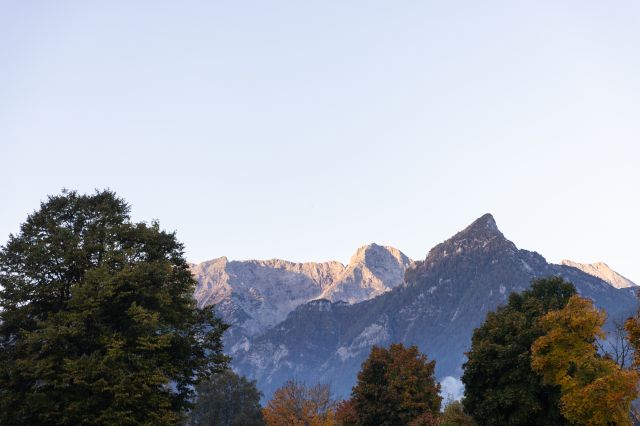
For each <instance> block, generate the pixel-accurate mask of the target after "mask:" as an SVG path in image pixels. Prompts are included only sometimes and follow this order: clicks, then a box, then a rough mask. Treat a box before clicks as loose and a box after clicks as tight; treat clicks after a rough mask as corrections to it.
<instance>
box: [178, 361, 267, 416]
mask: <svg viewBox="0 0 640 426" xmlns="http://www.w3.org/2000/svg"><path fill="white" fill-rule="evenodd" d="M196 390H197V394H198V399H197V400H196V405H195V407H194V409H193V411H192V412H191V413H190V416H189V417H190V418H189V424H190V425H194V426H195V425H202V426H205V425H211V426H262V425H264V424H265V423H264V419H263V418H262V408H261V407H260V398H261V397H262V393H261V392H260V391H258V389H256V382H255V381H248V380H247V379H246V378H244V377H242V376H238V375H237V374H235V373H234V372H233V371H231V370H225V371H223V372H222V373H219V374H214V375H213V376H211V378H210V379H209V380H207V381H204V382H202V383H200V384H199V385H198V387H197V388H196Z"/></svg>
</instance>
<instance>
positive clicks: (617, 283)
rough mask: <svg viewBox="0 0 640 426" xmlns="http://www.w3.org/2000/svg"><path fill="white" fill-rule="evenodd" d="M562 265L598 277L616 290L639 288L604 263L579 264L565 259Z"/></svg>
mask: <svg viewBox="0 0 640 426" xmlns="http://www.w3.org/2000/svg"><path fill="white" fill-rule="evenodd" d="M560 264H561V265H564V266H570V267H572V268H576V269H579V270H581V271H582V272H584V273H586V274H589V275H593V276H594V277H598V278H600V279H601V280H603V281H605V282H607V283H609V284H611V285H612V286H614V287H615V288H629V287H637V284H635V283H634V282H633V281H631V280H630V279H628V278H625V277H623V276H622V275H620V274H619V273H617V272H616V271H614V270H613V269H611V268H610V267H609V265H607V264H606V263H603V262H597V263H578V262H573V261H571V260H567V259H564V260H561V261H560Z"/></svg>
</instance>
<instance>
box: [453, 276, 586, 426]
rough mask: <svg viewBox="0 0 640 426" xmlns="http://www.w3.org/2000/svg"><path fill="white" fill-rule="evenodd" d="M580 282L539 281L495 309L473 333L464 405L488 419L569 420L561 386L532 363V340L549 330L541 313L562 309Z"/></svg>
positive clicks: (552, 422)
mask: <svg viewBox="0 0 640 426" xmlns="http://www.w3.org/2000/svg"><path fill="white" fill-rule="evenodd" d="M574 294H575V288H574V287H573V285H572V284H570V283H567V282H565V281H563V280H562V278H559V277H552V278H546V279H540V280H537V281H534V282H533V283H532V285H531V288H530V289H529V290H527V291H524V292H523V293H521V294H516V293H513V294H511V295H510V296H509V303H508V304H507V305H506V306H502V307H499V308H498V309H497V311H496V312H490V313H489V314H488V315H487V319H486V321H485V322H484V324H482V325H481V326H480V327H479V328H477V329H476V330H475V331H474V333H473V338H472V342H471V350H470V351H469V352H468V353H467V358H468V360H467V362H466V363H465V364H464V366H463V368H464V374H463V376H462V382H463V383H464V385H465V398H464V400H463V404H464V409H465V411H466V412H467V413H469V414H470V415H471V416H472V417H473V418H474V419H475V421H476V422H477V423H478V424H479V425H481V426H483V425H491V426H499V425H514V424H517V425H540V426H542V425H544V426H549V425H565V424H567V422H566V420H565V419H564V418H563V416H562V415H561V414H560V409H559V399H560V389H559V388H558V387H557V386H554V385H546V384H544V383H543V381H542V378H541V377H540V376H538V375H537V374H536V373H534V372H533V371H532V369H531V345H532V344H533V342H534V341H535V340H536V339H537V338H538V337H540V336H542V335H543V334H544V333H545V330H544V329H543V328H542V327H541V326H540V324H539V319H540V318H541V317H542V316H544V315H545V314H546V313H547V312H549V311H552V310H557V309H561V308H562V307H564V306H565V305H566V303H567V301H568V300H569V298H570V297H571V296H572V295H574Z"/></svg>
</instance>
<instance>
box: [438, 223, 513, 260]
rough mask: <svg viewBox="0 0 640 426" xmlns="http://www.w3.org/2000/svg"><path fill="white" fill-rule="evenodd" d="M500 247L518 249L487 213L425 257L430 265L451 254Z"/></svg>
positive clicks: (511, 250) (510, 249)
mask: <svg viewBox="0 0 640 426" xmlns="http://www.w3.org/2000/svg"><path fill="white" fill-rule="evenodd" d="M499 247H502V248H503V249H506V250H508V251H510V252H512V253H515V251H516V250H517V249H516V247H515V244H513V243H512V242H511V241H509V240H507V239H506V238H505V237H504V235H502V232H500V230H499V229H498V225H497V224H496V221H495V219H494V218H493V216H492V215H491V214H490V213H486V214H484V215H482V216H480V217H479V218H478V219H476V220H474V221H473V222H472V223H471V225H469V226H467V227H466V228H464V229H463V230H462V231H460V232H458V233H457V234H455V235H454V236H453V237H451V238H449V239H448V240H446V241H444V242H443V243H440V244H438V245H437V246H435V247H434V248H432V249H431V250H430V251H429V254H428V255H427V258H426V259H425V266H427V267H430V266H431V265H433V264H434V263H436V262H437V261H438V260H439V259H444V258H447V257H448V256H449V255H454V254H455V255H457V254H461V253H470V252H472V251H477V250H481V251H487V250H493V249H495V248H499Z"/></svg>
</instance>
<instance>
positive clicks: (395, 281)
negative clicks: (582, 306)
mask: <svg viewBox="0 0 640 426" xmlns="http://www.w3.org/2000/svg"><path fill="white" fill-rule="evenodd" d="M602 265H604V264H595V266H594V265H584V264H578V263H575V262H570V261H563V262H562V263H561V264H560V265H555V264H551V263H548V262H547V261H546V260H545V259H544V257H542V256H541V255H540V254H538V253H536V252H532V251H527V250H522V249H518V248H517V247H516V245H515V244H514V243H513V242H511V241H509V240H508V239H506V238H505V237H504V235H503V234H502V233H501V232H500V230H499V229H498V227H497V225H496V222H495V220H494V218H493V216H491V215H490V214H486V215H484V216H482V217H480V218H479V219H477V220H476V221H474V222H473V223H472V224H471V225H469V226H468V227H467V228H465V229H464V230H462V231H461V232H459V233H457V234H456V235H454V236H453V237H451V238H450V239H448V240H446V241H444V242H443V243H441V244H438V245H437V246H435V247H434V248H432V249H431V250H430V251H429V253H428V255H427V257H426V258H425V259H424V260H423V261H413V260H411V259H409V258H408V257H407V256H406V255H404V254H403V253H402V252H400V251H399V250H397V249H394V248H391V247H383V246H379V245H376V244H371V245H368V246H364V247H361V248H360V249H358V251H357V252H356V254H355V255H354V256H353V257H352V258H351V261H350V262H349V264H348V265H343V264H341V263H339V262H325V263H292V262H287V261H283V260H269V261H244V262H230V261H228V260H227V259H226V258H220V259H215V260H212V261H209V262H204V263H202V264H199V265H193V266H192V271H193V274H194V276H195V277H196V279H197V280H198V287H197V290H196V294H195V297H196V299H197V300H198V303H199V305H200V306H208V305H213V306H214V309H215V310H216V311H217V312H218V314H219V315H220V316H221V317H222V318H223V319H224V320H225V321H227V322H228V323H229V324H231V328H230V330H229V331H228V332H227V333H226V335H225V348H226V350H227V352H228V353H229V354H230V355H231V356H232V357H233V363H232V366H233V368H234V369H235V370H236V371H238V372H239V373H241V374H243V375H246V376H248V377H250V378H252V379H255V380H257V383H258V387H259V388H260V389H261V390H262V391H263V392H264V393H265V395H266V396H267V397H268V396H270V395H271V393H272V392H273V390H275V389H276V388H277V387H279V386H280V385H281V384H282V383H284V382H285V381H286V380H288V379H290V378H296V379H298V380H303V381H307V382H309V383H316V382H328V383H330V384H331V385H332V388H333V389H334V391H335V392H336V394H337V395H338V396H347V395H348V394H349V391H350V389H351V387H352V386H353V384H354V383H355V380H356V375H357V372H358V370H359V369H360V365H361V363H362V361H363V360H364V359H365V358H366V357H367V355H368V354H369V351H370V348H371V346H372V345H389V344H390V343H393V342H402V343H404V344H406V345H412V344H415V345H417V346H418V347H419V348H420V350H421V351H423V352H424V353H426V354H427V355H428V356H429V358H431V359H435V360H436V375H437V376H438V378H440V379H443V378H445V377H447V376H451V377H459V376H460V375H461V373H462V364H463V363H464V352H465V351H467V350H468V349H469V346H470V341H471V335H472V333H473V329H474V328H475V327H477V326H479V325H480V324H481V323H482V321H484V318H485V316H486V314H487V312H489V311H491V310H494V309H495V308H496V307H497V306H498V305H500V304H503V303H505V302H506V300H507V297H508V295H509V294H510V293H511V292H514V291H518V292H519V291H522V290H524V289H526V288H527V287H528V286H529V284H530V282H531V281H532V280H533V279H535V278H540V277H546V276H552V275H553V276H562V277H563V278H565V279H567V280H569V281H571V282H572V283H573V284H574V285H575V286H576V289H577V290H578V292H579V293H580V294H581V295H582V296H584V297H588V298H590V299H591V300H593V301H594V303H595V304H596V306H598V307H599V308H602V309H605V310H606V311H607V313H608V315H609V318H612V319H619V318H624V317H626V316H628V315H630V314H632V313H633V312H634V310H635V309H636V308H637V301H636V300H637V299H636V292H635V289H634V288H632V287H635V284H633V283H632V282H631V281H630V280H626V279H624V277H621V276H620V275H619V274H616V273H615V272H614V271H612V270H610V269H609V268H608V267H605V266H606V265H604V266H602ZM623 280H626V281H623Z"/></svg>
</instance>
